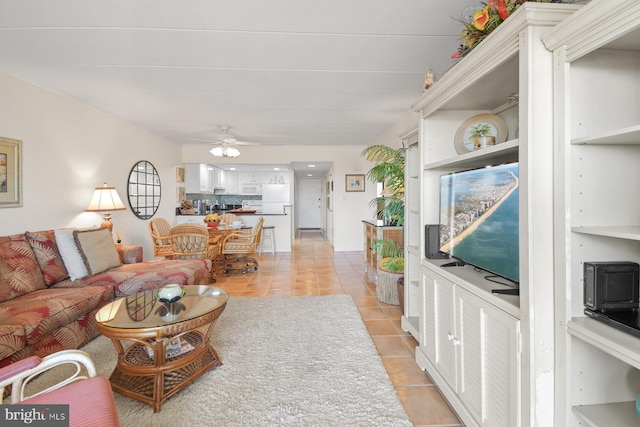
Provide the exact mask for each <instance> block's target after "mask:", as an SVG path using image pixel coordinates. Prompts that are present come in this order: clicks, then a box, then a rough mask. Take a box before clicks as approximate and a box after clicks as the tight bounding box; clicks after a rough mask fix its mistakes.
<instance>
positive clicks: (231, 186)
mask: <svg viewBox="0 0 640 427" xmlns="http://www.w3.org/2000/svg"><path fill="white" fill-rule="evenodd" d="M224 176H225V178H224V182H225V185H224V192H225V194H238V172H236V171H230V170H225V171H224Z"/></svg>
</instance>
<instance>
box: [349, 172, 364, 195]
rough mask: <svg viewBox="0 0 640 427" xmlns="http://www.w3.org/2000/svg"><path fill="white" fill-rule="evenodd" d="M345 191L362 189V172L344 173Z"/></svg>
mask: <svg viewBox="0 0 640 427" xmlns="http://www.w3.org/2000/svg"><path fill="white" fill-rule="evenodd" d="M345 191H347V192H350V191H364V174H360V175H345Z"/></svg>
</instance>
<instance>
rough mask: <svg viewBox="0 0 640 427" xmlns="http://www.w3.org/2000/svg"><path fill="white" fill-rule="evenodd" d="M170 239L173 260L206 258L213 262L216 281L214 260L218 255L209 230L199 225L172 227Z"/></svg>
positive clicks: (212, 266)
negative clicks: (211, 241)
mask: <svg viewBox="0 0 640 427" xmlns="http://www.w3.org/2000/svg"><path fill="white" fill-rule="evenodd" d="M169 238H170V239H171V245H172V248H173V249H172V258H173V259H194V258H204V259H208V260H211V270H210V274H211V279H212V281H215V280H214V279H215V273H216V271H217V270H216V269H215V265H214V264H215V263H214V259H215V258H216V256H217V254H218V249H217V247H215V245H212V244H210V239H209V230H207V227H205V226H204V225H199V224H179V225H176V226H175V227H171V230H169Z"/></svg>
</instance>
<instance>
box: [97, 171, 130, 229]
mask: <svg viewBox="0 0 640 427" xmlns="http://www.w3.org/2000/svg"><path fill="white" fill-rule="evenodd" d="M125 209H126V208H125V207H124V205H123V204H122V200H120V196H118V192H117V191H116V187H108V186H107V183H106V182H105V183H104V186H102V187H96V189H95V191H94V192H93V197H92V198H91V203H89V207H88V208H87V212H102V218H103V219H104V221H103V222H102V224H100V226H101V227H107V228H109V231H112V230H113V223H112V222H111V212H112V211H121V210H125Z"/></svg>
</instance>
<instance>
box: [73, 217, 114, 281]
mask: <svg viewBox="0 0 640 427" xmlns="http://www.w3.org/2000/svg"><path fill="white" fill-rule="evenodd" d="M73 238H74V239H75V241H76V244H77V245H78V249H80V255H81V256H82V260H83V261H84V265H85V266H86V267H87V272H88V273H89V276H93V275H95V274H98V273H102V272H103V271H106V270H108V269H110V268H113V267H118V266H119V265H120V264H121V262H120V255H119V254H118V251H117V250H116V245H115V243H113V237H112V236H111V230H109V229H108V228H98V229H96V230H76V231H74V232H73Z"/></svg>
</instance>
